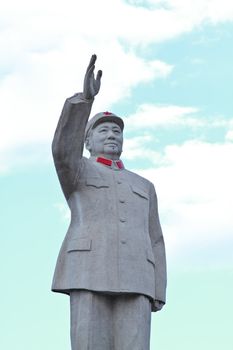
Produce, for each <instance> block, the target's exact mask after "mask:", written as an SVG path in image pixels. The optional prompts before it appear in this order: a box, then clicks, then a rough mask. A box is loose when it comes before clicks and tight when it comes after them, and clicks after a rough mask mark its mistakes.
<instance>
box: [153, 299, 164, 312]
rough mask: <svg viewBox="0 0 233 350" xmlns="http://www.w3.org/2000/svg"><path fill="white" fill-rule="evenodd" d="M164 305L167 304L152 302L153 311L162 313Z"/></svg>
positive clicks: (158, 301)
mask: <svg viewBox="0 0 233 350" xmlns="http://www.w3.org/2000/svg"><path fill="white" fill-rule="evenodd" d="M164 304H165V303H164V302H163V301H160V300H154V301H153V302H152V311H160V310H161V309H162V308H163V306H164Z"/></svg>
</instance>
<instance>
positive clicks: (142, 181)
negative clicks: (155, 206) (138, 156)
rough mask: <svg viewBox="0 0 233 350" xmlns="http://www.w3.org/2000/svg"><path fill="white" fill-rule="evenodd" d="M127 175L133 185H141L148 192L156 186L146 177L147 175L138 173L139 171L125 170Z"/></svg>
mask: <svg viewBox="0 0 233 350" xmlns="http://www.w3.org/2000/svg"><path fill="white" fill-rule="evenodd" d="M125 174H126V176H127V177H128V178H129V180H130V182H131V183H132V185H136V186H139V187H142V188H144V189H145V190H147V191H148V192H149V191H150V189H151V188H154V185H153V183H152V182H151V181H149V180H148V179H146V178H145V177H143V176H141V175H138V174H137V173H135V172H133V171H130V170H125Z"/></svg>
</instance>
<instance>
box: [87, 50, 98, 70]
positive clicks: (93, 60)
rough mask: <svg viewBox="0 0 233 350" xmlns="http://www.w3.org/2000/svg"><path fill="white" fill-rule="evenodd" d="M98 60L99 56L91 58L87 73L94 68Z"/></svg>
mask: <svg viewBox="0 0 233 350" xmlns="http://www.w3.org/2000/svg"><path fill="white" fill-rule="evenodd" d="M96 58H97V56H96V55H95V54H94V55H92V56H91V59H90V62H89V65H88V67H87V72H88V71H89V69H90V68H91V67H92V66H94V64H95V61H96Z"/></svg>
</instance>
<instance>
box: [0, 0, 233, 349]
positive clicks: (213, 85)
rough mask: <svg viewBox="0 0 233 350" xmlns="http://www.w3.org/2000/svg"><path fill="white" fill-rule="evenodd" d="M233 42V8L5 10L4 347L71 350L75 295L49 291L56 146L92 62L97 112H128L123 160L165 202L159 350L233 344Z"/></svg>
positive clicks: (207, 4) (206, 0) (1, 158)
mask: <svg viewBox="0 0 233 350" xmlns="http://www.w3.org/2000/svg"><path fill="white" fill-rule="evenodd" d="M232 39H233V4H232V3H231V2H230V1H228V0H222V1H218V0H196V1H195V3H194V2H193V1H191V0H186V1H184V0H167V1H156V0H148V1H136V0H135V1H121V0H111V1H107V0H99V1H98V2H94V1H91V0H87V1H85V3H83V2H81V1H73V0H67V1H66V2H60V1H56V2H55V1H53V0H51V1H45V0H41V1H40V2H39V1H38V2H37V1H34V2H32V1H28V0H22V1H20V2H16V1H13V0H9V1H7V2H6V3H4V4H2V5H1V9H0V44H1V49H2V50H1V57H0V78H1V79H0V96H1V112H2V113H1V116H0V118H1V130H2V133H1V139H0V183H1V186H0V198H1V202H0V205H1V208H0V209H1V238H0V240H1V247H2V250H1V263H0V271H1V276H2V285H3V288H2V289H1V300H2V307H1V316H0V324H1V330H2V335H1V338H0V347H1V348H2V349H6V350H8V349H9V350H12V349H15V348H17V349H18V350H32V349H33V350H41V349H44V350H47V349H56V350H64V349H69V302H68V297H66V296H63V295H57V294H54V293H51V292H50V285H51V279H52V275H53V270H54V265H55V261H56V257H57V254H58V251H59V248H60V245H61V243H62V240H63V238H64V235H65V232H66V230H67V227H68V224H69V212H68V209H67V206H66V203H65V200H64V198H63V195H62V192H61V190H60V187H59V183H58V180H57V177H56V173H55V169H54V166H53V161H52V157H51V151H50V148H51V147H50V145H51V141H52V138H53V133H54V130H55V127H56V123H57V120H58V117H59V114H60V111H61V108H62V105H63V102H64V100H65V98H66V97H68V96H71V95H72V94H73V93H75V92H78V91H81V90H82V82H83V75H84V72H85V69H86V66H87V63H88V61H89V58H90V56H91V54H93V53H96V54H97V56H98V59H97V64H96V66H97V69H103V78H102V86H101V91H100V93H99V95H98V97H97V98H96V100H95V103H94V106H93V110H92V114H94V113H96V112H99V111H101V110H111V111H113V112H115V113H117V114H119V115H120V116H122V117H124V120H125V124H126V130H125V142H124V152H123V154H122V159H123V160H124V163H125V165H126V166H127V168H129V169H131V170H134V171H136V172H138V173H139V174H141V175H143V176H145V177H147V178H148V179H150V180H151V181H152V182H154V184H155V187H156V189H157V193H158V197H159V210H160V217H161V223H162V227H163V231H164V237H165V241H166V247H167V259H168V299H167V305H166V307H165V308H164V310H163V311H162V312H161V313H158V314H155V315H153V320H152V329H151V333H152V334H151V349H156V350H174V349H179V350H187V349H189V350H194V349H200V350H202V349H203V350H204V349H205V350H206V349H211V350H217V349H220V348H221V349H224V350H231V349H232V348H233V336H232V334H231V333H232V317H231V315H232V312H233V303H232V293H233V282H232V277H233V271H232V265H233V255H232V244H233V236H232V230H233V216H232V207H233V199H232V198H233V187H232V178H233V166H232V155H233V109H232V90H233V89H232V81H233V70H232V61H233V46H232Z"/></svg>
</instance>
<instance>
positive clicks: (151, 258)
mask: <svg viewBox="0 0 233 350" xmlns="http://www.w3.org/2000/svg"><path fill="white" fill-rule="evenodd" d="M146 253H147V254H146V255H147V256H146V258H147V260H148V261H149V262H151V263H152V264H153V265H155V257H154V254H153V252H152V250H150V249H147V252H146Z"/></svg>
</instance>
